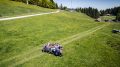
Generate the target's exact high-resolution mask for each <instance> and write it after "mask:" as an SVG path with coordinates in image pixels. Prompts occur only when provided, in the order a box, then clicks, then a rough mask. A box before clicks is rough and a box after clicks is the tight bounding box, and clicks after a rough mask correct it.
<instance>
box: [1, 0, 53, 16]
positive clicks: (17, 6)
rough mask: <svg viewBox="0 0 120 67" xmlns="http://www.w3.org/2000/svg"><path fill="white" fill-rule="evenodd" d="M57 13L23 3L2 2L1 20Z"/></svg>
mask: <svg viewBox="0 0 120 67" xmlns="http://www.w3.org/2000/svg"><path fill="white" fill-rule="evenodd" d="M51 11H55V10H52V9H46V8H42V7H38V6H35V5H26V4H24V3H21V2H15V1H10V0H0V18H2V17H10V16H19V15H27V14H34V13H44V12H51Z"/></svg>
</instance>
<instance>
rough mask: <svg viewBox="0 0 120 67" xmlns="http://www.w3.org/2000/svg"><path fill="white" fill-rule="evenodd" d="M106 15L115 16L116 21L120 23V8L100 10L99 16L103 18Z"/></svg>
mask: <svg viewBox="0 0 120 67" xmlns="http://www.w3.org/2000/svg"><path fill="white" fill-rule="evenodd" d="M106 14H111V15H113V16H116V20H117V21H120V6H118V7H114V8H109V9H106V10H100V15H101V16H104V15H106Z"/></svg>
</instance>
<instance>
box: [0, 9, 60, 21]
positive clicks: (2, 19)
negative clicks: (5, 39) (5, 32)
mask: <svg viewBox="0 0 120 67" xmlns="http://www.w3.org/2000/svg"><path fill="white" fill-rule="evenodd" d="M59 12H60V10H57V11H55V12H48V13H39V14H32V15H25V16H17V17H10V18H1V19H0V21H5V20H14V19H20V18H27V17H33V16H40V15H46V14H53V13H59Z"/></svg>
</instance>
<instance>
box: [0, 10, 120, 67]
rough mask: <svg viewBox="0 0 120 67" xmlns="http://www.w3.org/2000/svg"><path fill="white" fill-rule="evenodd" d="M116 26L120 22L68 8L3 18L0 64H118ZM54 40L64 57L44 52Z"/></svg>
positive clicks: (4, 66)
mask: <svg viewBox="0 0 120 67" xmlns="http://www.w3.org/2000/svg"><path fill="white" fill-rule="evenodd" d="M36 20H37V21H36ZM104 25H105V26H104ZM114 28H115V29H120V24H119V23H111V24H109V23H102V22H101V23H97V22H94V20H93V19H91V18H90V17H88V16H86V15H84V14H82V13H76V12H72V13H71V12H65V11H63V12H60V13H57V14H51V15H43V16H36V17H30V18H24V19H17V20H12V21H10V20H9V21H0V67H14V66H17V67H39V66H41V67H119V66H120V57H119V56H120V54H119V51H120V50H119V48H120V34H113V33H112V32H111V30H112V29H114ZM55 41H57V42H59V43H61V44H62V45H63V47H64V51H63V57H55V56H53V55H51V54H47V53H42V52H41V50H40V49H41V48H42V46H43V44H44V43H47V42H55Z"/></svg>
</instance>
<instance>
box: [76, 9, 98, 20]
mask: <svg viewBox="0 0 120 67" xmlns="http://www.w3.org/2000/svg"><path fill="white" fill-rule="evenodd" d="M75 10H76V11H77V12H81V13H85V14H86V15H88V16H90V17H92V18H95V19H97V18H99V16H100V13H99V11H98V9H97V8H92V7H88V8H76V9H75Z"/></svg>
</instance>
